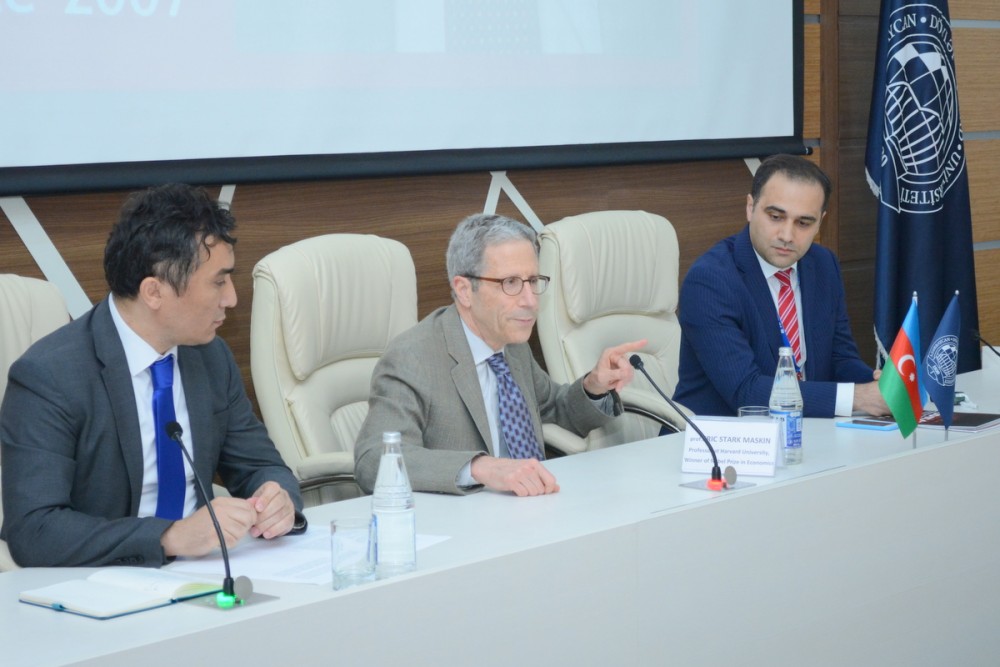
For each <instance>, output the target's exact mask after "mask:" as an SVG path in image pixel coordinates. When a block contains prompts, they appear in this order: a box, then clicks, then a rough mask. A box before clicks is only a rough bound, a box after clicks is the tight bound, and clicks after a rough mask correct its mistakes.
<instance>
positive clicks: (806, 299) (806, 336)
mask: <svg viewBox="0 0 1000 667" xmlns="http://www.w3.org/2000/svg"><path fill="white" fill-rule="evenodd" d="M809 250H810V251H811V250H812V248H810V249H809ZM814 260H815V258H814V257H813V255H812V254H811V253H810V252H809V251H807V252H806V254H805V255H803V257H802V259H800V260H799V267H798V272H799V294H800V295H801V296H802V312H800V313H799V330H800V331H801V332H802V338H803V340H805V343H806V351H807V352H808V351H809V349H810V347H809V342H810V341H812V340H814V339H815V337H814V336H813V335H812V334H813V332H812V329H810V326H809V325H810V324H812V323H814V322H818V321H820V319H821V318H819V317H813V314H812V312H811V311H810V308H811V307H815V306H816V305H818V304H820V303H822V302H823V300H822V299H821V297H820V295H819V282H820V281H819V280H817V279H816V262H815V261H814Z"/></svg>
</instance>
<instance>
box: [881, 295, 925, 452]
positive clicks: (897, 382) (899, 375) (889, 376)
mask: <svg viewBox="0 0 1000 667" xmlns="http://www.w3.org/2000/svg"><path fill="white" fill-rule="evenodd" d="M919 322H920V318H919V317H918V316H917V298H916V296H914V297H913V301H912V302H911V303H910V310H909V312H907V313H906V319H904V320H903V326H902V327H900V329H899V333H898V334H896V342H895V343H893V344H892V350H890V351H889V359H888V363H886V364H885V366H884V367H883V368H882V375H881V377H879V379H878V390H879V392H881V393H882V398H884V399H885V402H886V405H888V406H889V411H890V412H892V416H893V417H895V418H896V423H897V424H899V432H900V433H902V434H903V437H904V438H906V437H909V435H910V434H911V433H913V430H914V429H916V428H917V420H918V419H920V415H922V414H923V413H924V407H923V400H922V399H921V397H922V396H923V391H922V390H921V387H920V368H919V364H920V325H919Z"/></svg>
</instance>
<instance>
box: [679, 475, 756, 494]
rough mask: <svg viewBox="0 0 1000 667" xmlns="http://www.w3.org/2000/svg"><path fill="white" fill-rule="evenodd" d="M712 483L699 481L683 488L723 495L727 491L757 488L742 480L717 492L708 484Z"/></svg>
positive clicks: (684, 484)
mask: <svg viewBox="0 0 1000 667" xmlns="http://www.w3.org/2000/svg"><path fill="white" fill-rule="evenodd" d="M710 481H711V479H710V478H708V477H706V478H705V479H699V480H697V481H695V482H685V483H683V484H681V486H683V487H685V488H688V489H698V490H699V491H708V492H710V493H723V492H725V491H736V490H738V489H747V488H750V487H751V486H757V485H756V484H754V483H753V482H744V481H743V480H742V479H741V480H738V481H735V482H733V483H732V484H727V485H726V486H725V487H724V488H722V489H720V490H718V491H716V490H713V489H710V488H709V487H708V483H709V482H710Z"/></svg>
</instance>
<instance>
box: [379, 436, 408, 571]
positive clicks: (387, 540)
mask: <svg viewBox="0 0 1000 667" xmlns="http://www.w3.org/2000/svg"><path fill="white" fill-rule="evenodd" d="M401 443H402V438H401V437H400V435H399V433H398V432H397V431H388V432H386V433H383V434H382V459H381V460H380V461H379V464H378V477H376V478H375V490H374V491H373V492H372V514H373V515H374V516H375V536H376V539H375V549H376V557H375V573H376V575H377V576H378V578H379V579H385V578H386V577H391V576H393V575H396V574H402V573H404V572H410V571H412V570H413V569H414V568H415V567H416V566H417V525H416V513H415V511H414V509H413V488H412V487H411V486H410V477H409V475H407V474H406V464H405V463H404V462H403V452H402V448H401Z"/></svg>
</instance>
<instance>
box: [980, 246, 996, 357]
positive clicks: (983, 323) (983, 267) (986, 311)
mask: <svg viewBox="0 0 1000 667" xmlns="http://www.w3.org/2000/svg"><path fill="white" fill-rule="evenodd" d="M976 296H977V297H978V303H979V330H980V331H981V332H982V335H983V338H985V339H986V340H988V341H990V342H991V343H993V345H995V346H996V345H1000V249H994V250H980V251H979V252H977V253H976Z"/></svg>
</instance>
